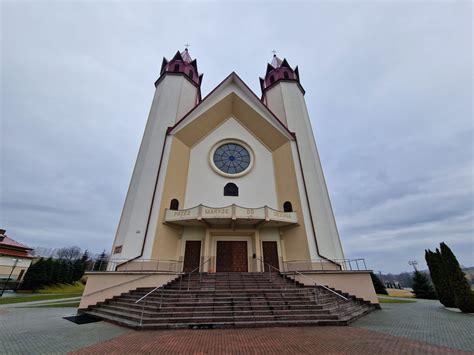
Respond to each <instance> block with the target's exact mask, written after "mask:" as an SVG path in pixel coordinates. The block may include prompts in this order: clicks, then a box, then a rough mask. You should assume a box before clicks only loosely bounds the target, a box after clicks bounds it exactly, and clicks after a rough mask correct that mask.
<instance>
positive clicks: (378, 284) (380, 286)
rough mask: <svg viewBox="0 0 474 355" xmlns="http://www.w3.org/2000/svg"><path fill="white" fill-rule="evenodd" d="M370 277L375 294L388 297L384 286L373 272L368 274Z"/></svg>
mask: <svg viewBox="0 0 474 355" xmlns="http://www.w3.org/2000/svg"><path fill="white" fill-rule="evenodd" d="M370 277H371V278H372V283H373V284H374V288H375V293H377V294H379V295H388V292H387V290H386V289H385V286H384V284H383V283H382V281H380V279H379V278H378V277H377V275H375V274H374V273H373V272H371V273H370Z"/></svg>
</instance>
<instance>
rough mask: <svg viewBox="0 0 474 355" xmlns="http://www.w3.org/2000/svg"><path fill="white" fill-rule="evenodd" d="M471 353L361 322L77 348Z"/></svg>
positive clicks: (142, 335)
mask: <svg viewBox="0 0 474 355" xmlns="http://www.w3.org/2000/svg"><path fill="white" fill-rule="evenodd" d="M104 353H108V354H374V355H382V354H383V355H392V354H393V355H399V354H467V353H464V352H462V351H459V350H452V349H448V348H445V347H437V346H433V345H429V344H426V343H422V342H419V341H414V340H409V339H404V338H400V337H394V336H390V335H386V334H382V333H378V332H373V331H370V330H365V329H360V328H355V327H297V328H261V329H217V330H167V331H143V332H132V333H128V334H125V335H123V336H120V337H117V338H115V339H112V340H110V341H106V342H103V343H100V344H96V345H92V346H90V347H87V348H84V349H81V350H80V351H78V352H76V353H75V354H104Z"/></svg>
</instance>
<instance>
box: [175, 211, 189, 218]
mask: <svg viewBox="0 0 474 355" xmlns="http://www.w3.org/2000/svg"><path fill="white" fill-rule="evenodd" d="M190 215H191V211H190V210H187V211H174V212H173V217H185V216H190Z"/></svg>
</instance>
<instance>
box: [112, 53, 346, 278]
mask: <svg viewBox="0 0 474 355" xmlns="http://www.w3.org/2000/svg"><path fill="white" fill-rule="evenodd" d="M160 74H161V75H160V77H159V79H158V80H157V81H156V83H155V86H156V93H155V97H154V99H153V103H152V107H151V111H150V116H149V119H148V123H147V125H146V129H145V134H144V137H143V140H142V144H141V146H140V151H139V154H138V159H137V163H136V166H135V169H134V172H133V176H132V181H131V183H130V188H129V191H128V194H127V197H126V201H125V206H124V209H123V213H122V216H121V218H120V223H119V226H118V231H117V235H116V238H115V242H114V246H113V249H112V260H114V259H120V260H123V259H127V260H131V261H132V260H135V259H151V260H152V259H157V260H166V259H169V260H181V261H182V262H183V263H182V270H183V271H191V270H193V269H194V268H196V267H197V266H198V265H199V264H200V263H201V262H203V261H205V260H207V259H208V258H212V262H210V263H209V265H206V267H205V269H206V270H209V271H216V272H219V271H258V263H255V262H254V260H255V259H256V258H260V257H261V258H263V259H264V260H265V261H266V262H268V263H270V264H271V265H272V266H274V267H276V268H279V269H283V267H284V265H283V262H290V261H291V262H296V261H305V262H308V261H311V260H312V261H316V264H315V265H304V268H305V269H307V268H308V267H309V268H315V267H318V266H319V265H320V264H321V263H320V261H322V262H324V264H325V266H326V267H328V268H331V267H334V266H335V267H337V260H341V259H343V258H344V254H343V250H342V246H341V242H340V239H339V235H338V231H337V227H336V222H335V220H334V215H333V212H332V208H331V203H330V200H329V195H328V191H327V188H326V183H325V181H324V175H323V171H322V168H321V163H320V160H319V156H318V151H317V148H316V143H315V140H314V137H313V130H312V128H311V123H310V118H309V116H308V111H307V108H306V103H305V100H304V89H303V87H302V86H301V83H300V78H299V72H298V68H297V67H296V68H294V69H293V68H292V67H291V66H290V65H289V64H288V62H287V61H286V60H281V59H279V58H278V57H277V56H274V57H273V61H272V63H271V64H268V66H267V71H266V74H265V77H264V78H262V79H260V83H261V88H262V96H261V97H260V98H258V97H257V96H256V95H255V94H254V93H253V92H252V91H251V90H250V88H249V87H248V86H247V85H246V84H245V83H244V82H243V81H242V79H241V78H240V77H239V76H238V75H237V74H235V73H232V74H230V75H229V76H228V77H227V78H225V79H224V81H222V82H221V83H220V84H219V85H218V86H217V87H216V88H215V89H214V90H213V91H212V92H211V93H210V94H209V95H208V96H207V97H206V98H205V99H203V100H201V89H200V87H201V82H202V78H203V76H202V74H199V72H198V67H197V61H196V60H195V59H194V60H193V59H192V58H191V56H190V54H189V52H188V50H185V51H184V52H183V53H176V55H175V56H174V57H173V59H172V60H170V61H167V60H166V59H165V60H163V64H162V67H161V73H160ZM326 264H327V265H326ZM292 266H293V267H300V266H302V265H296V264H295V263H291V265H290V263H288V267H292ZM285 267H286V265H285Z"/></svg>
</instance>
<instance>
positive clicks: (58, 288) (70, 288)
mask: <svg viewBox="0 0 474 355" xmlns="http://www.w3.org/2000/svg"><path fill="white" fill-rule="evenodd" d="M82 292H84V285H83V284H82V283H80V282H76V283H75V284H74V285H69V284H57V285H52V286H46V287H43V288H41V289H40V290H38V291H37V293H41V294H70V293H80V294H82Z"/></svg>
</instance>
